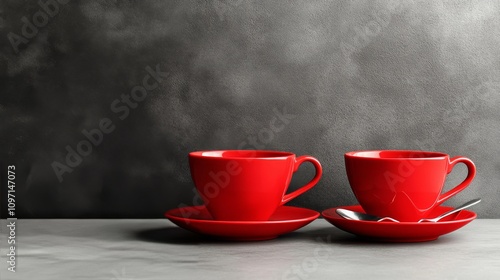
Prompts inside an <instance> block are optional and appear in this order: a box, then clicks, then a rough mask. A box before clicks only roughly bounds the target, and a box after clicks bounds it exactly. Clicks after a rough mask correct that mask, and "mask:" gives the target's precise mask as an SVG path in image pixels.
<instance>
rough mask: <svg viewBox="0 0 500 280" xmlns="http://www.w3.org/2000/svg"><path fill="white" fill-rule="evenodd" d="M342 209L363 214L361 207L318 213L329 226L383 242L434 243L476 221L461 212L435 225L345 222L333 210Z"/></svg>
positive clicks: (440, 210) (435, 212)
mask: <svg viewBox="0 0 500 280" xmlns="http://www.w3.org/2000/svg"><path fill="white" fill-rule="evenodd" d="M337 208H344V209H348V210H352V211H356V212H362V213H364V211H363V208H361V206H360V205H352V206H341V207H335V208H330V209H327V210H325V211H323V212H322V213H321V214H322V215H323V217H324V218H325V219H326V220H328V221H329V222H330V223H331V224H332V225H334V226H336V227H338V228H339V229H341V230H344V231H347V232H349V233H352V234H355V235H358V236H361V237H364V238H369V239H373V240H378V241H385V242H422V241H430V240H435V239H437V238H438V237H439V236H441V235H444V234H447V233H450V232H452V231H455V230H457V229H459V228H461V227H463V226H465V225H466V224H468V223H470V222H471V221H472V220H474V219H475V218H476V216H477V215H476V213H474V212H472V211H468V210H462V211H460V212H459V213H458V214H455V215H450V216H448V217H446V218H444V219H443V220H440V221H439V222H436V223H431V222H424V223H416V222H401V223H395V222H390V221H388V222H368V221H356V220H348V219H345V218H342V217H340V216H339V215H338V214H337V213H336V212H335V210H336V209H337ZM451 209H452V207H448V206H438V207H436V209H434V210H433V211H432V212H431V213H430V214H429V217H437V216H439V215H440V214H442V213H444V212H446V211H448V210H451Z"/></svg>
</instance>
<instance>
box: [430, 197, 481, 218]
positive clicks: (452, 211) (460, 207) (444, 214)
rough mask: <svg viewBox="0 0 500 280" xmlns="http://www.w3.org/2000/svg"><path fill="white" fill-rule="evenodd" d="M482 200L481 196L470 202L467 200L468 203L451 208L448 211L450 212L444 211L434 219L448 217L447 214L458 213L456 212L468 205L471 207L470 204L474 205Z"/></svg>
mask: <svg viewBox="0 0 500 280" xmlns="http://www.w3.org/2000/svg"><path fill="white" fill-rule="evenodd" d="M480 201H481V199H480V198H476V199H473V200H471V201H468V202H466V203H464V204H462V205H460V206H458V207H457V208H455V209H453V210H450V211H448V212H445V213H443V214H441V215H439V216H438V217H436V218H434V219H432V220H441V219H442V218H444V217H446V216H449V215H451V214H453V213H456V212H458V211H461V210H463V209H465V208H467V207H470V206H472V205H474V204H477V203H479V202H480Z"/></svg>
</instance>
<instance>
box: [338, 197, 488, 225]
mask: <svg viewBox="0 0 500 280" xmlns="http://www.w3.org/2000/svg"><path fill="white" fill-rule="evenodd" d="M480 201H481V199H480V198H476V199H473V200H471V201H468V202H466V203H464V204H462V205H460V206H458V207H457V208H455V209H452V210H450V211H447V212H445V213H443V214H441V215H439V216H437V217H435V218H431V219H428V218H425V219H420V220H419V221H417V223H422V222H431V223H435V222H437V221H439V220H441V219H443V218H444V217H447V216H449V215H451V214H454V213H456V212H458V211H461V210H463V209H465V208H467V207H470V206H472V205H475V204H477V203H479V202H480ZM335 212H337V214H339V216H341V217H343V218H345V219H349V220H357V221H372V222H385V221H390V222H395V223H399V221H398V220H396V219H393V218H391V217H378V216H374V215H370V214H365V213H360V212H355V211H351V210H347V209H342V208H339V209H337V210H336V211H335Z"/></svg>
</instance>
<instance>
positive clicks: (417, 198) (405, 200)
mask: <svg viewBox="0 0 500 280" xmlns="http://www.w3.org/2000/svg"><path fill="white" fill-rule="evenodd" d="M344 159H345V166H346V171H347V177H348V179H349V184H350V185H351V188H352V190H353V192H354V195H355V196H356V198H357V200H358V201H359V204H360V205H361V206H362V207H363V209H364V210H365V211H366V213H369V214H372V215H377V216H381V217H386V216H388V217H392V218H395V219H397V220H399V221H406V222H412V221H418V220H419V219H421V218H425V217H426V216H427V214H428V213H429V212H430V211H432V209H434V207H436V206H438V205H440V204H441V203H443V202H444V201H446V200H447V199H449V198H450V197H452V196H453V195H455V194H457V193H458V192H460V191H462V190H464V189H465V188H466V187H467V186H469V184H470V183H471V182H472V179H473V178H474V176H475V175H476V167H475V165H474V163H473V162H472V161H471V160H470V159H468V158H465V157H461V156H457V157H454V158H451V159H450V157H449V156H448V155H447V154H444V153H437V152H426V151H399V150H378V151H355V152H349V153H346V154H345V155H344ZM459 162H462V163H465V165H466V166H467V168H468V175H467V178H465V180H464V181H463V182H462V183H460V184H459V185H458V186H456V187H454V188H453V189H451V190H449V191H447V192H445V193H443V194H442V193H441V192H442V190H443V186H444V181H445V179H446V175H447V174H449V173H450V172H451V170H452V169H453V167H454V166H455V164H457V163H459Z"/></svg>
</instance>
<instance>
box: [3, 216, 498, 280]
mask: <svg viewBox="0 0 500 280" xmlns="http://www.w3.org/2000/svg"><path fill="white" fill-rule="evenodd" d="M1 222H2V231H1V232H2V240H1V250H0V251H1V262H0V275H1V279H2V280H4V279H50V280H54V279H115V280H125V279H127V280H132V279H231V280H234V279H238V280H240V279H301V280H303V279H500V219H494V220H493V219H478V220H475V221H473V222H472V223H470V224H468V225H466V226H465V227H463V228H461V229H459V230H458V231H456V232H453V233H450V234H448V235H445V236H442V237H440V238H439V239H438V240H436V241H431V242H423V243H406V244H388V243H370V242H366V241H362V240H360V239H358V238H356V237H355V236H353V235H351V234H349V233H346V232H343V231H341V230H339V229H337V228H335V227H333V226H332V225H330V224H329V223H328V222H327V221H325V220H322V219H318V220H316V221H314V222H313V223H311V224H309V225H308V226H306V227H304V228H302V229H300V230H298V231H296V232H293V233H290V234H287V235H284V236H281V237H279V238H277V239H274V240H269V241H259V242H243V243H241V242H240V243H234V242H221V241H214V240H211V239H207V238H204V237H202V236H199V235H197V234H194V233H191V232H188V231H185V230H183V229H180V228H178V227H176V226H175V225H173V224H172V223H170V222H169V221H168V220H160V219H159V220H156V219H152V220H18V221H17V229H16V240H17V246H18V250H17V267H16V268H17V272H16V273H12V272H9V271H7V266H8V264H7V262H6V254H7V249H6V247H7V239H6V237H7V235H6V232H7V231H6V228H7V227H6V222H7V221H6V220H2V221H1Z"/></svg>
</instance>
